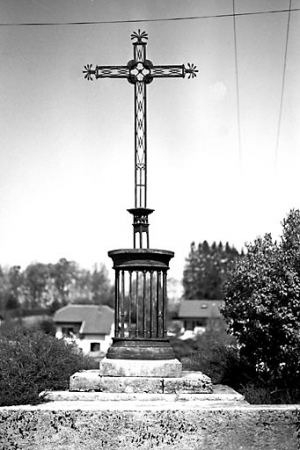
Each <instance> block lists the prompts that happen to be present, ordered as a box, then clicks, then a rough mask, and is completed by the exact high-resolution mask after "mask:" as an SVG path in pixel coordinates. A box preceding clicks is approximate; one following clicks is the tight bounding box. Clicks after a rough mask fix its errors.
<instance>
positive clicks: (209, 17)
mask: <svg viewBox="0 0 300 450" xmlns="http://www.w3.org/2000/svg"><path fill="white" fill-rule="evenodd" d="M297 11H300V8H294V9H291V10H289V9H278V10H270V11H257V12H245V13H235V14H215V15H206V16H189V17H169V18H168V17H167V18H155V19H131V20H95V21H86V22H33V23H30V22H15V23H0V27H17V26H28V27H31V26H69V25H106V24H108V25H109V24H118V23H143V22H144V23H146V22H171V21H181V20H201V19H220V18H224V17H242V16H255V15H261V14H282V13H285V12H289V13H290V12H297Z"/></svg>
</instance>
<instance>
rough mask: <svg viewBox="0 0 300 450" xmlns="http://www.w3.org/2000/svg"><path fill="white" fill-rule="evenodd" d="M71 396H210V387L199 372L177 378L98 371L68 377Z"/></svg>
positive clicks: (210, 384) (184, 373)
mask: <svg viewBox="0 0 300 450" xmlns="http://www.w3.org/2000/svg"><path fill="white" fill-rule="evenodd" d="M69 390H70V391H71V392H89V391H95V392H103V393H104V392H106V393H127V394H129V393H148V394H192V393H194V394H204V393H205V394H211V393H212V392H213V387H212V383H211V380H210V378H209V377H207V376H206V375H204V374H203V373H202V372H182V376H181V377H175V378H168V377H166V378H165V377H120V376H118V377H112V376H104V375H102V374H101V371H100V370H83V371H81V372H77V373H75V374H73V375H72V376H71V377H70V385H69Z"/></svg>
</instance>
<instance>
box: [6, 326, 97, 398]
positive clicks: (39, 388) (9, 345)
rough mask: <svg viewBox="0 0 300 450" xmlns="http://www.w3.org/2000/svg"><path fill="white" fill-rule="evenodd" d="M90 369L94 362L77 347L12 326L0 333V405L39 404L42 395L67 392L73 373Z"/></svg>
mask: <svg viewBox="0 0 300 450" xmlns="http://www.w3.org/2000/svg"><path fill="white" fill-rule="evenodd" d="M1 329H2V327H1ZM90 368H94V367H93V362H92V361H91V360H90V358H88V357H86V356H83V355H82V353H81V352H80V351H79V349H78V347H76V346H75V345H74V344H70V343H67V342H66V341H64V340H58V339H56V338H55V337H53V336H50V335H49V334H45V333H43V332H42V331H40V330H38V329H28V328H24V327H13V328H12V327H10V328H9V329H6V331H2V332H1V334H0V406H9V405H20V404H29V403H30V404H36V403H39V402H40V401H41V398H40V397H39V394H40V393H41V392H43V391H46V390H62V389H67V388H68V381H69V377H70V376H71V375H72V374H73V373H74V372H77V371H78V370H83V369H90Z"/></svg>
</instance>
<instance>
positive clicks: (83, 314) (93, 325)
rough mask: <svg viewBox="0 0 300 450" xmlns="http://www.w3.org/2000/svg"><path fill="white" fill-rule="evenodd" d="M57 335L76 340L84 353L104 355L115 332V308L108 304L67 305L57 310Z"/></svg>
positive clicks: (54, 318) (97, 355)
mask: <svg viewBox="0 0 300 450" xmlns="http://www.w3.org/2000/svg"><path fill="white" fill-rule="evenodd" d="M53 320H54V322H55V325H56V334H55V336H56V337H57V338H58V339H61V338H66V339H69V340H72V341H75V342H76V344H77V345H78V347H79V348H81V349H82V351H83V353H85V354H88V355H89V356H93V357H96V358H98V357H102V356H104V355H105V354H106V353H107V350H108V349H109V347H110V345H111V343H112V337H113V333H114V310H113V309H111V308H110V307H109V306H106V305H100V306H98V305H67V306H65V307H63V308H61V309H59V310H57V311H56V313H55V314H54V317H53Z"/></svg>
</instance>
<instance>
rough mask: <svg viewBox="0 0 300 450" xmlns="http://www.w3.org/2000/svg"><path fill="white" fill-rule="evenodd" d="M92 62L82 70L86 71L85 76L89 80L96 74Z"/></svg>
mask: <svg viewBox="0 0 300 450" xmlns="http://www.w3.org/2000/svg"><path fill="white" fill-rule="evenodd" d="M92 67H93V65H92V64H87V65H86V66H84V68H85V70H83V71H82V73H84V74H85V75H84V78H86V79H87V80H88V81H93V75H95V69H93V68H92Z"/></svg>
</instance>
